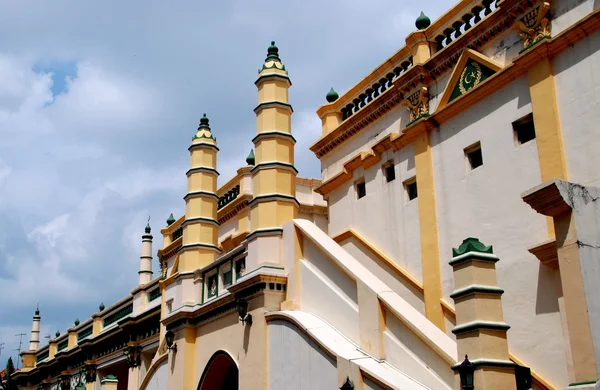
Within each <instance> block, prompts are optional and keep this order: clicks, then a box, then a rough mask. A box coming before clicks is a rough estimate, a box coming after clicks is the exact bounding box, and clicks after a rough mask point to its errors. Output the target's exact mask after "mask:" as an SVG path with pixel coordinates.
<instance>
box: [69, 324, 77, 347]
mask: <svg viewBox="0 0 600 390" xmlns="http://www.w3.org/2000/svg"><path fill="white" fill-rule="evenodd" d="M75 345H77V331H76V330H75V329H74V328H69V329H68V330H67V348H69V349H71V348H73V347H75Z"/></svg>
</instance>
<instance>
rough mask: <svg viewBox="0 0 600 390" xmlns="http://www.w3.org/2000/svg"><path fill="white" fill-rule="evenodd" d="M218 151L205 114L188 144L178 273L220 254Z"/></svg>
mask: <svg viewBox="0 0 600 390" xmlns="http://www.w3.org/2000/svg"><path fill="white" fill-rule="evenodd" d="M218 150H219V149H218V148H217V142H216V140H215V138H214V137H213V135H212V132H211V130H210V127H209V124H208V118H207V117H206V114H204V116H203V117H202V119H200V126H199V127H198V130H197V132H196V134H195V135H194V138H193V139H192V144H191V146H190V147H189V151H190V169H189V170H188V171H187V178H188V190H187V194H186V195H185V197H184V200H185V221H184V222H183V242H182V246H181V250H180V257H179V272H186V271H188V272H190V271H194V270H196V269H198V268H201V267H204V266H206V265H208V264H210V263H212V262H213V261H214V260H215V258H216V256H217V255H218V254H219V253H220V250H219V247H218V228H219V223H218V222H217V202H218V201H219V197H218V196H217V176H218V175H219V173H218V172H217V169H216V168H217V152H218Z"/></svg>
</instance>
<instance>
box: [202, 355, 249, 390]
mask: <svg viewBox="0 0 600 390" xmlns="http://www.w3.org/2000/svg"><path fill="white" fill-rule="evenodd" d="M239 375H240V374H239V371H238V366H237V364H235V362H234V361H233V359H232V358H231V356H229V354H228V353H227V352H223V351H217V352H216V353H215V354H214V355H212V357H211V358H210V360H209V361H208V364H207V365H206V368H205V369H204V372H203V373H202V377H201V378H200V384H199V385H198V390H238V381H239Z"/></svg>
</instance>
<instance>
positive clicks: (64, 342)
mask: <svg viewBox="0 0 600 390" xmlns="http://www.w3.org/2000/svg"><path fill="white" fill-rule="evenodd" d="M68 346H69V340H65V341H63V342H61V343H60V344H58V347H57V349H56V351H57V352H59V351H62V350H63V349H66V348H67V347H68Z"/></svg>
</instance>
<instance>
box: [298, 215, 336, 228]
mask: <svg viewBox="0 0 600 390" xmlns="http://www.w3.org/2000/svg"><path fill="white" fill-rule="evenodd" d="M298 218H300V219H306V220H309V221H311V222H312V223H314V224H315V225H317V226H318V227H319V229H321V230H323V231H324V232H325V233H327V229H328V224H329V221H328V220H327V216H326V215H321V214H308V213H299V214H298Z"/></svg>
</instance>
